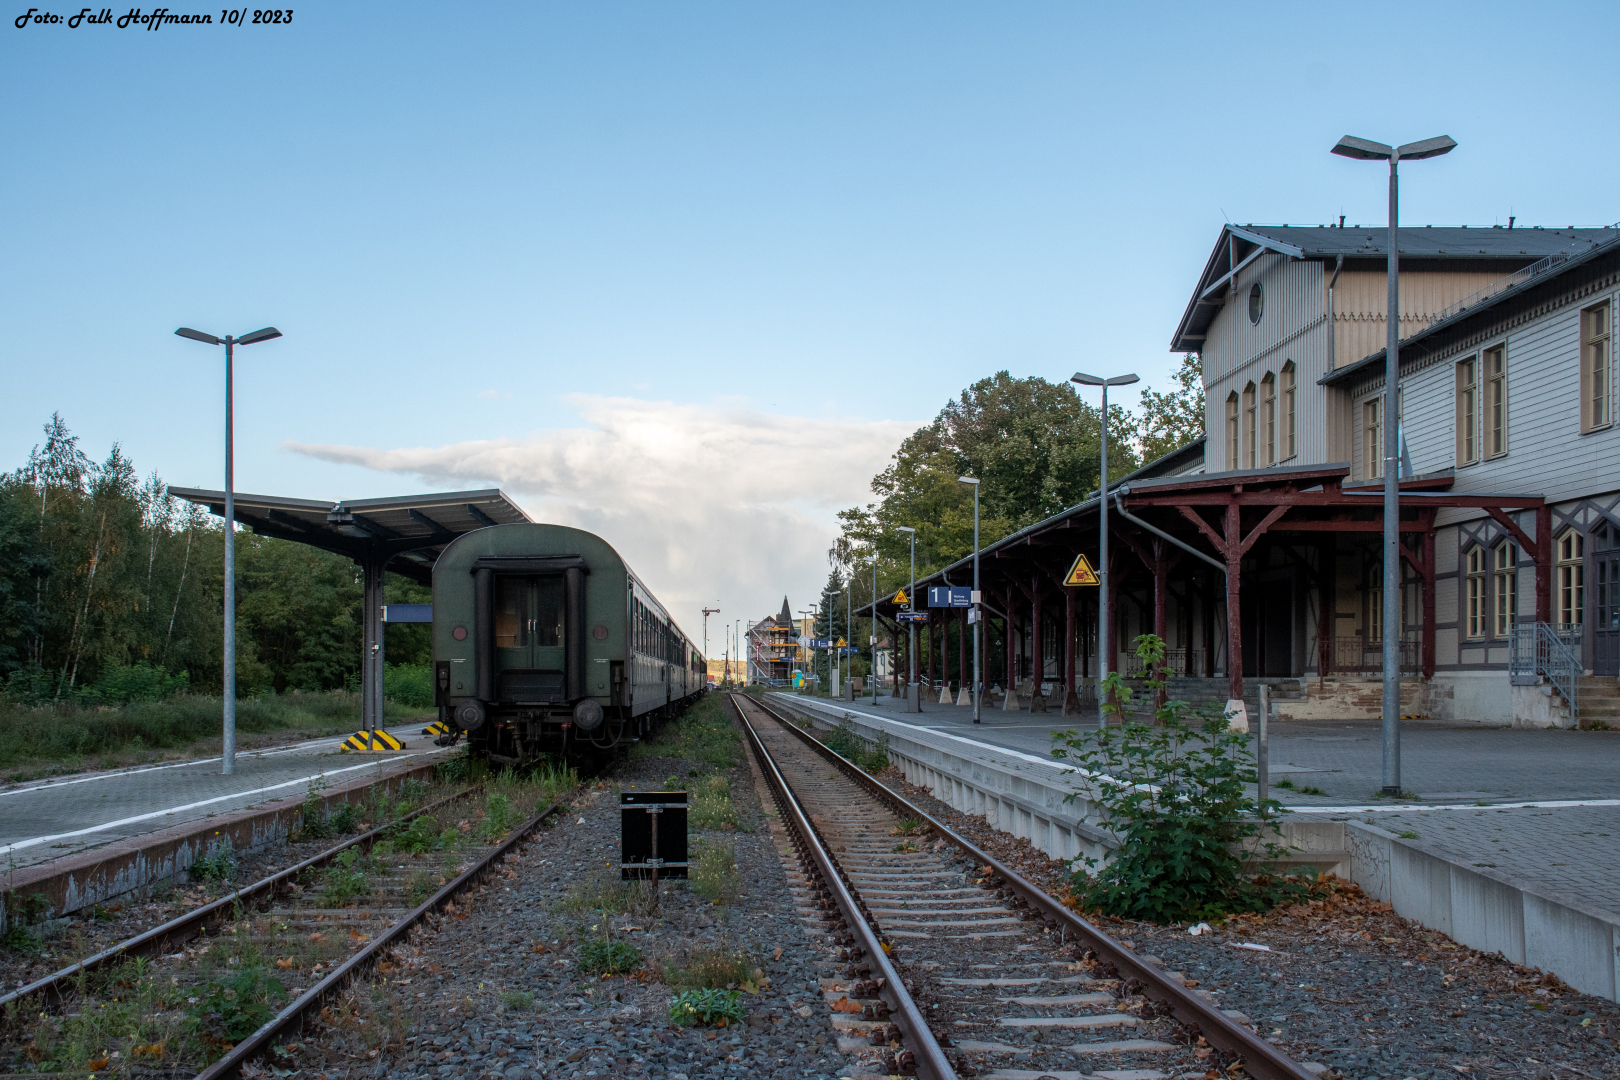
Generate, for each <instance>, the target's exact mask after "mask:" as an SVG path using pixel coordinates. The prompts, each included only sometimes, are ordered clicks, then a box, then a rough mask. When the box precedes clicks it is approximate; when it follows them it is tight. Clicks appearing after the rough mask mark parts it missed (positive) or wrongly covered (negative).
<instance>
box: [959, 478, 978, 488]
mask: <svg viewBox="0 0 1620 1080" xmlns="http://www.w3.org/2000/svg"><path fill="white" fill-rule="evenodd" d="M956 482H957V483H958V484H972V485H973V486H974V487H977V486H978V484H979V481H978V478H977V477H973V476H958V477H957V478H956Z"/></svg>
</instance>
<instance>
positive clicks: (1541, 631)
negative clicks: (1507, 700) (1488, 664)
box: [1508, 622, 1583, 727]
mask: <svg viewBox="0 0 1620 1080" xmlns="http://www.w3.org/2000/svg"><path fill="white" fill-rule="evenodd" d="M1582 671H1583V669H1582V667H1581V631H1580V627H1555V626H1552V625H1551V624H1549V623H1544V622H1524V623H1519V624H1517V625H1516V626H1514V627H1513V636H1512V637H1511V638H1509V639H1508V682H1509V683H1511V684H1512V685H1514V686H1537V685H1540V684H1541V683H1542V681H1543V680H1545V681H1546V682H1547V683H1550V684H1551V685H1552V688H1553V689H1554V690H1556V691H1558V693H1559V695H1560V696H1561V697H1562V698H1563V699H1564V700H1565V701H1567V702H1569V719H1570V723H1571V724H1573V725H1575V726H1577V727H1578V726H1580V693H1581V675H1582Z"/></svg>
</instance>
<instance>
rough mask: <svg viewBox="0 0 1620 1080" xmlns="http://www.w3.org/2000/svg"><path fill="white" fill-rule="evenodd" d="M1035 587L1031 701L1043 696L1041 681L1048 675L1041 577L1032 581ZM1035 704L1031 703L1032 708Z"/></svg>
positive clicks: (1031, 624) (1031, 596)
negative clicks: (1043, 635) (1043, 633)
mask: <svg viewBox="0 0 1620 1080" xmlns="http://www.w3.org/2000/svg"><path fill="white" fill-rule="evenodd" d="M1032 584H1033V585H1034V588H1033V589H1032V590H1031V591H1030V594H1029V677H1030V694H1031V695H1032V697H1031V698H1030V701H1031V702H1033V701H1034V700H1035V698H1039V697H1040V696H1041V682H1042V680H1043V679H1044V677H1045V675H1046V661H1045V656H1046V654H1045V652H1044V651H1043V646H1044V645H1045V642H1043V641H1042V640H1041V583H1040V579H1038V578H1037V579H1036V580H1035V581H1034V582H1032ZM1033 707H1034V706H1033V705H1031V708H1033Z"/></svg>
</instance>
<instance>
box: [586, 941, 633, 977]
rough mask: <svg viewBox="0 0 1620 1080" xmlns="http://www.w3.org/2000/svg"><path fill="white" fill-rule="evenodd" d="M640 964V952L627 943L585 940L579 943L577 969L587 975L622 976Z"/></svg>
mask: <svg viewBox="0 0 1620 1080" xmlns="http://www.w3.org/2000/svg"><path fill="white" fill-rule="evenodd" d="M640 964H641V951H640V950H639V949H637V948H636V947H635V946H634V945H632V944H630V943H629V942H628V941H617V940H615V939H613V938H586V939H585V940H584V941H582V942H580V943H579V969H580V970H581V971H583V972H585V973H586V974H587V975H624V974H626V973H628V972H631V971H634V970H635V969H636V968H637V967H638V966H640Z"/></svg>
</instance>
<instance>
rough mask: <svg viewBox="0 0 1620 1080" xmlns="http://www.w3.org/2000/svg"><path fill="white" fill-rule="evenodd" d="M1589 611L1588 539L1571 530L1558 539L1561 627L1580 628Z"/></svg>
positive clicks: (1559, 622) (1565, 628)
mask: <svg viewBox="0 0 1620 1080" xmlns="http://www.w3.org/2000/svg"><path fill="white" fill-rule="evenodd" d="M1585 611H1586V537H1585V536H1582V535H1581V534H1580V533H1578V532H1576V531H1575V530H1574V529H1570V530H1569V531H1568V532H1566V533H1565V534H1564V535H1563V536H1560V537H1559V538H1558V612H1557V615H1558V626H1559V628H1560V629H1564V630H1569V629H1573V628H1576V627H1579V626H1580V625H1581V623H1582V621H1583V618H1582V616H1583V615H1584V613H1585Z"/></svg>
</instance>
